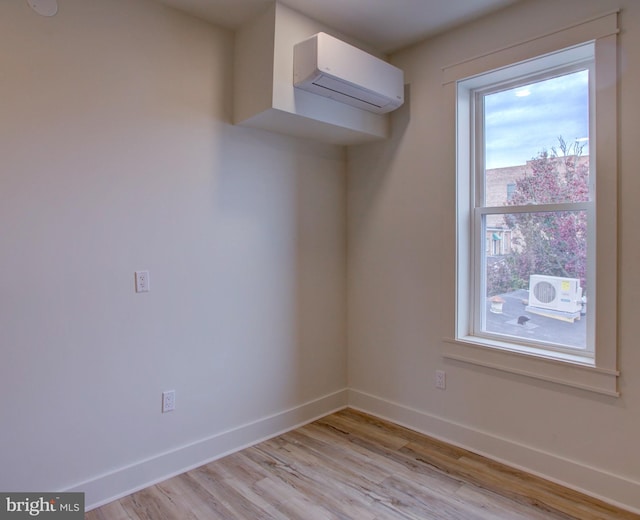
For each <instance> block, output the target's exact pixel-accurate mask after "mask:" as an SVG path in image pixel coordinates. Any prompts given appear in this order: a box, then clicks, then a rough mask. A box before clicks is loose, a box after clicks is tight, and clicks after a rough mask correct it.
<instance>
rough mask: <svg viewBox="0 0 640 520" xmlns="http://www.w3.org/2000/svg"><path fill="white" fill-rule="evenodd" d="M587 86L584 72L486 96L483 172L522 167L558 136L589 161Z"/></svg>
mask: <svg viewBox="0 0 640 520" xmlns="http://www.w3.org/2000/svg"><path fill="white" fill-rule="evenodd" d="M588 81H589V76H588V71H586V70H584V71H578V72H573V73H570V74H566V75H563V76H559V77H556V78H551V79H547V80H544V81H539V82H536V83H532V84H529V85H521V86H519V87H517V88H512V89H509V90H504V91H501V92H496V93H494V94H489V95H486V96H485V147H486V148H485V159H486V165H485V167H486V169H488V170H489V169H492V168H502V167H505V166H516V165H519V164H525V163H526V162H527V161H528V160H530V159H532V158H534V157H536V156H537V155H538V154H539V153H540V152H542V151H543V150H547V151H549V152H551V148H552V147H556V149H557V148H558V137H559V136H562V138H564V140H565V141H566V142H567V144H572V143H574V142H576V141H578V142H579V143H580V144H583V145H584V148H583V150H582V154H583V155H588V154H589V145H588V136H589V110H588V108H589V85H588ZM558 153H560V151H559V150H558Z"/></svg>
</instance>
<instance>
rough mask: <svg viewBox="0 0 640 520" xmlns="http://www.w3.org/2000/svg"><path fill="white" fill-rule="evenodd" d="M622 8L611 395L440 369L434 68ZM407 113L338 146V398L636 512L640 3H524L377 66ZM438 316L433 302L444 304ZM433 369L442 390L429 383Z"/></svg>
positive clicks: (438, 82)
mask: <svg viewBox="0 0 640 520" xmlns="http://www.w3.org/2000/svg"><path fill="white" fill-rule="evenodd" d="M617 7H622V12H621V15H620V26H621V34H620V39H619V41H620V44H621V46H620V71H621V81H620V90H619V99H620V108H619V123H620V126H619V136H620V144H619V152H620V154H619V158H620V171H619V181H620V197H619V211H620V233H619V243H620V251H619V264H620V265H619V321H618V323H619V368H620V370H621V372H622V375H621V377H620V385H619V389H620V391H621V394H622V395H621V397H620V398H610V397H604V396H598V395H595V394H591V393H589V392H585V391H582V390H577V389H570V388H568V387H564V386H560V385H556V384H553V383H546V382H542V381H537V380H533V379H528V378H525V377H520V376H516V375H510V374H507V373H505V372H498V371H494V370H491V369H484V368H480V367H473V366H469V365H465V364H462V363H459V362H453V361H449V362H445V361H444V360H443V357H442V352H443V348H444V342H443V338H444V337H445V336H449V337H451V336H452V334H453V331H450V330H444V329H443V326H442V324H443V322H447V323H449V322H450V320H448V319H447V320H443V319H442V312H443V311H442V306H441V305H442V302H446V303H447V304H448V302H449V301H450V300H451V298H452V295H453V291H454V287H453V285H452V273H453V265H452V262H451V255H450V252H451V251H452V248H453V242H452V241H453V240H454V237H453V235H452V231H453V230H454V227H453V225H452V223H453V218H454V203H455V201H454V192H453V188H452V187H453V185H454V175H455V161H454V159H455V142H454V132H453V117H454V108H453V106H452V104H451V99H449V98H448V97H447V96H446V90H445V88H444V87H443V86H442V80H443V75H442V67H445V66H448V65H452V64H454V63H458V62H460V61H463V60H465V59H469V58H473V57H476V56H478V55H481V54H483V53H485V52H491V51H493V50H497V49H499V48H502V47H504V46H507V45H511V44H514V43H518V42H521V41H523V40H525V39H527V38H529V37H534V36H538V35H542V34H545V33H548V32H551V31H553V30H556V29H560V28H563V27H565V26H567V25H570V24H571V23H574V22H577V21H579V20H582V19H586V18H589V17H590V16H592V15H596V14H601V13H604V12H607V11H610V10H613V9H616V8H617ZM393 63H394V64H395V65H397V66H399V67H401V68H403V69H404V70H405V74H406V81H407V83H408V84H409V86H408V102H407V105H406V106H405V107H403V108H401V109H400V110H399V111H397V112H396V113H394V117H393V130H392V139H391V140H390V141H388V142H387V143H385V144H383V145H380V144H375V145H362V146H359V147H354V148H350V149H349V154H348V160H349V163H348V164H349V187H348V193H349V199H348V206H349V216H348V226H349V233H348V240H349V259H348V263H349V284H348V285H349V288H348V294H349V305H348V315H349V328H348V330H349V353H348V366H349V387H350V402H351V403H352V404H353V405H355V406H359V407H361V408H365V409H367V410H369V411H372V412H374V413H378V414H380V415H384V416H387V417H390V418H392V419H395V420H398V421H400V422H403V423H405V424H408V425H410V426H413V427H416V428H418V429H421V430H424V431H427V432H429V433H432V434H435V435H437V436H439V437H443V438H445V439H447V440H450V441H453V442H455V443H458V444H463V445H466V446H468V447H470V448H472V449H474V450H476V451H481V452H484V453H487V454H489V455H490V456H493V457H496V458H499V459H503V460H506V461H507V462H509V463H511V464H514V465H517V466H522V467H525V468H527V469H529V470H532V471H534V472H536V473H540V474H543V475H546V476H548V477H550V478H553V479H555V480H558V481H561V482H564V483H567V484H569V485H571V486H573V487H576V488H580V489H583V490H586V491H588V492H590V493H591V494H594V495H601V496H603V497H605V498H606V499H608V500H610V501H617V502H619V503H622V504H624V505H625V506H626V507H630V508H635V509H636V510H640V493H639V491H640V450H639V449H638V439H639V438H640V350H639V349H638V333H637V324H636V322H637V314H638V312H637V304H638V301H639V299H640V271H639V270H638V267H637V266H638V259H639V258H640V227H638V225H637V222H638V217H637V197H638V193H640V177H639V176H638V175H637V156H638V153H637V143H638V141H639V140H640V113H639V112H640V104H639V103H638V101H637V92H638V91H640V68H639V67H638V63H640V4H639V3H638V2H635V1H633V0H620V1H608V0H588V1H587V0H565V1H564V2H562V9H559V7H558V3H557V2H554V1H551V0H529V1H524V2H522V3H519V4H516V5H514V6H512V7H510V8H508V9H506V10H504V11H502V12H500V13H498V14H496V15H493V16H491V17H487V18H485V19H482V20H479V21H476V22H474V23H471V24H469V25H466V26H464V27H462V28H460V29H458V30H454V31H451V32H449V33H447V34H445V35H443V36H440V37H437V38H434V39H432V40H430V41H427V42H424V43H423V44H421V45H417V46H415V47H412V48H410V49H407V50H405V51H403V52H400V53H398V54H397V55H395V56H394V57H393ZM448 309H449V307H448V306H447V310H448ZM436 369H444V370H446V372H447V389H446V390H445V391H439V390H436V389H435V388H434V373H435V370H436Z"/></svg>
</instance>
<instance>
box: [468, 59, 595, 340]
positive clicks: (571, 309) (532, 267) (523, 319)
mask: <svg viewBox="0 0 640 520" xmlns="http://www.w3.org/2000/svg"><path fill="white" fill-rule="evenodd" d="M481 102H482V104H483V114H482V121H483V129H482V135H483V142H482V146H483V151H484V169H483V174H484V175H483V179H482V182H483V190H482V193H483V195H484V197H483V198H484V200H483V201H480V206H482V207H483V208H484V211H483V212H482V216H481V222H480V225H481V226H482V228H481V229H482V232H481V236H484V237H485V244H484V247H483V251H482V254H483V259H482V262H481V269H482V270H483V271H484V272H483V273H481V274H482V276H481V280H482V282H481V284H482V294H484V295H485V297H486V299H487V306H486V309H485V312H484V314H483V319H482V329H483V331H484V332H488V333H495V334H507V335H510V336H517V337H521V338H524V339H527V340H534V341H542V342H548V343H551V344H557V345H560V346H563V347H569V348H579V349H585V348H586V323H585V322H586V297H587V294H588V289H589V280H588V275H587V220H588V219H587V214H588V212H587V210H586V208H583V207H581V206H580V203H588V202H589V201H590V199H591V196H592V195H591V193H590V180H589V70H588V68H583V70H573V71H569V72H566V73H563V74H562V75H558V76H554V77H549V76H547V77H544V78H543V79H541V80H540V81H534V82H531V83H527V84H518V85H517V86H515V87H512V88H507V89H502V90H497V91H491V90H490V91H488V92H486V93H484V94H483V95H482V96H481ZM512 322H513V323H512ZM514 325H515V326H514ZM536 329H537V330H536Z"/></svg>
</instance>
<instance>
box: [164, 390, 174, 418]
mask: <svg viewBox="0 0 640 520" xmlns="http://www.w3.org/2000/svg"><path fill="white" fill-rule="evenodd" d="M175 409H176V391H175V390H167V391H166V392H162V413H167V412H172V411H173V410H175Z"/></svg>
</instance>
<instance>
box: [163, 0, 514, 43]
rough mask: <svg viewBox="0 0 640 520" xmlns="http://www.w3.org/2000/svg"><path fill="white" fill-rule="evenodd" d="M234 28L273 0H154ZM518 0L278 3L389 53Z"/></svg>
mask: <svg viewBox="0 0 640 520" xmlns="http://www.w3.org/2000/svg"><path fill="white" fill-rule="evenodd" d="M158 1H159V2H161V3H163V4H166V5H169V6H172V7H175V8H176V9H180V10H182V11H185V12H188V13H190V14H192V15H194V16H197V17H199V18H203V19H205V20H209V21H211V22H213V23H216V24H218V25H221V26H223V27H227V28H230V29H236V28H238V27H240V26H241V25H242V24H243V23H245V22H246V21H248V20H250V19H251V18H252V17H253V16H255V15H257V14H258V13H260V12H261V11H263V10H264V9H265V8H266V7H267V6H268V5H269V4H271V3H272V2H273V0H158ZM516 1H518V0H284V1H283V2H282V3H284V4H286V5H288V6H289V7H291V8H293V9H296V10H297V11H300V12H302V13H304V14H305V15H307V16H309V17H310V18H314V19H316V20H318V21H320V22H322V23H324V24H326V25H328V26H330V27H333V28H334V29H336V30H337V31H340V32H342V33H344V34H348V35H350V36H352V37H354V38H356V39H358V40H360V41H362V42H364V43H367V44H369V45H371V46H373V47H375V48H377V49H379V50H380V51H382V52H385V53H390V52H393V51H396V50H398V49H401V48H403V47H406V46H407V45H410V44H412V43H416V42H418V41H420V40H423V39H425V38H427V37H429V36H433V35H434V34H437V33H440V32H443V31H445V30H447V29H450V28H451V27H454V26H456V25H460V24H462V23H464V22H467V21H469V20H471V19H473V18H478V17H480V16H483V15H485V14H487V13H490V12H492V11H496V10H498V9H501V8H503V7H505V6H507V5H509V4H512V3H515V2H516Z"/></svg>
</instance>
